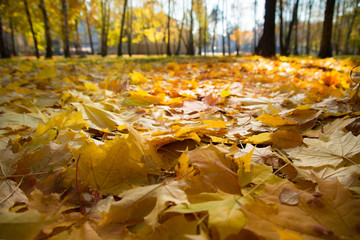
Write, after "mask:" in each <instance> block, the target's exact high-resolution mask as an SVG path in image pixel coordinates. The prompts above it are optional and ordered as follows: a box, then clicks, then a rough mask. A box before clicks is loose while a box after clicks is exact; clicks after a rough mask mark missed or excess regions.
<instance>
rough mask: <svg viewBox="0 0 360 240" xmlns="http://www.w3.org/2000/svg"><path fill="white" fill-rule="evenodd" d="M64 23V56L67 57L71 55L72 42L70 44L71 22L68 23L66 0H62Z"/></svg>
mask: <svg viewBox="0 0 360 240" xmlns="http://www.w3.org/2000/svg"><path fill="white" fill-rule="evenodd" d="M61 5H62V11H63V17H64V25H63V41H64V56H65V57H66V58H68V57H70V44H69V23H68V13H67V2H66V0H61Z"/></svg>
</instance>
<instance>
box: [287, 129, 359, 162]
mask: <svg viewBox="0 0 360 240" xmlns="http://www.w3.org/2000/svg"><path fill="white" fill-rule="evenodd" d="M304 143H305V144H306V146H307V147H305V146H300V147H296V148H292V149H287V150H286V152H287V153H288V154H289V156H290V158H292V159H293V160H294V164H295V165H296V166H299V167H315V168H321V167H325V166H332V167H337V166H339V165H340V164H344V163H351V164H353V163H354V162H357V161H358V159H353V158H356V155H357V154H358V153H359V152H360V136H357V137H355V136H354V135H352V133H351V132H349V133H347V134H344V133H343V132H342V131H340V130H338V131H335V132H334V133H333V134H332V135H330V136H324V135H323V136H322V137H321V138H320V139H309V138H305V139H304Z"/></svg>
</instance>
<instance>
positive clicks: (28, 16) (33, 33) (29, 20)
mask: <svg viewBox="0 0 360 240" xmlns="http://www.w3.org/2000/svg"><path fill="white" fill-rule="evenodd" d="M23 1H24V6H25V12H26V16H27V19H28V22H29V25H30V30H31V34H32V37H33V40H34V47H35V55H36V57H37V58H39V57H40V55H39V49H38V43H37V39H36V33H35V31H34V27H33V24H32V20H31V15H30V10H29V6H28V2H27V0H23Z"/></svg>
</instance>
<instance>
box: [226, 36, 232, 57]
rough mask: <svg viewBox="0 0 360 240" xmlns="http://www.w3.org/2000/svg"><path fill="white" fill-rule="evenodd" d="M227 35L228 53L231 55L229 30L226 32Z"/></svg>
mask: <svg viewBox="0 0 360 240" xmlns="http://www.w3.org/2000/svg"><path fill="white" fill-rule="evenodd" d="M226 36H227V42H228V54H229V56H230V55H231V44H230V43H231V42H230V33H229V32H227V33H226Z"/></svg>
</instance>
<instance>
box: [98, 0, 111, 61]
mask: <svg viewBox="0 0 360 240" xmlns="http://www.w3.org/2000/svg"><path fill="white" fill-rule="evenodd" d="M100 6H101V51H100V55H101V56H102V57H105V56H106V55H107V40H108V33H109V24H110V23H109V21H110V4H109V0H101V1H100Z"/></svg>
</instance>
